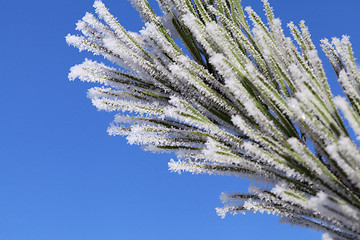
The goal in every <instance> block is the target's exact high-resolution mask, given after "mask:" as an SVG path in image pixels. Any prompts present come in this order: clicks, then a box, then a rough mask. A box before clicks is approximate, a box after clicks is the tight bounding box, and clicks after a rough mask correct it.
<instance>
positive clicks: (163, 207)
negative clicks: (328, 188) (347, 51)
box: [0, 0, 360, 240]
mask: <svg viewBox="0 0 360 240" xmlns="http://www.w3.org/2000/svg"><path fill="white" fill-rule="evenodd" d="M151 2H152V3H153V2H154V1H151ZM104 3H105V4H106V5H107V6H108V7H109V8H110V10H111V12H112V13H113V14H114V15H115V16H117V17H118V19H119V21H120V22H121V23H122V24H123V25H124V26H125V27H126V28H127V29H129V30H131V31H138V30H139V29H140V28H141V26H142V24H143V23H142V22H141V20H140V19H139V16H138V14H137V13H136V11H135V10H134V9H132V7H131V5H130V3H129V1H126V0H116V1H115V0H104ZM271 3H272V5H273V7H274V9H275V14H276V15H277V16H279V17H280V18H281V19H282V21H283V23H287V22H289V21H291V20H293V21H294V22H295V23H298V22H299V21H300V20H302V19H304V20H306V23H307V24H308V26H309V28H310V30H311V32H312V36H313V40H314V42H315V44H316V45H317V46H318V47H319V41H320V39H321V38H323V37H328V38H331V37H334V36H336V37H341V35H342V34H348V35H350V36H351V41H352V43H353V47H354V49H355V52H358V54H357V56H358V55H359V54H360V53H359V51H358V49H359V48H360V32H359V31H358V24H359V22H360V21H359V20H360V16H359V14H358V9H359V7H360V2H359V1H354V0H344V1H341V2H339V1H334V0H316V1H314V0H301V1H300V0H296V1H288V0H273V1H271ZM243 5H245V6H246V5H251V6H253V7H254V8H255V9H256V10H258V12H260V11H261V5H260V0H243ZM1 9H2V11H1V12H2V13H1V14H0V29H1V30H2V33H1V35H0V36H1V38H0V43H1V44H0V46H1V47H0V49H1V57H0V66H1V67H0V73H1V81H0V88H1V90H2V91H1V94H0V107H1V112H2V114H1V118H0V136H1V137H0V239H4V240H48V239H51V240H63V239H67V240H83V239H84V240H85V239H86V240H100V239H101V240H115V239H116V240H120V239H121V240H122V239H124V240H138V239H150V240H152V239H157V240H158V239H160V240H162V239H174V240H176V239H186V240H193V239H197V240H201V239H207V240H212V239H254V240H257V239H309V240H310V239H320V235H321V234H320V233H317V232H315V231H312V230H308V229H301V228H299V227H291V226H288V225H281V224H279V223H278V218H277V217H273V216H268V215H261V214H256V215H252V214H247V215H245V216H243V215H237V216H231V215H230V216H227V217H226V218H225V219H220V217H218V216H217V215H216V213H215V207H218V206H221V202H220V200H219V195H220V194H221V192H224V191H227V192H233V191H235V192H246V191H247V187H248V185H249V184H250V183H249V182H248V181H246V180H242V179H238V178H231V177H220V176H205V175H191V174H186V173H184V174H182V175H178V174H175V173H170V172H169V171H168V167H167V162H168V160H169V159H170V158H171V157H173V156H171V155H158V154H151V153H147V152H143V151H142V150H141V149H140V147H138V146H130V145H127V144H126V140H125V139H123V138H121V137H112V136H108V135H107V133H106V129H107V126H108V124H109V123H110V122H111V121H112V119H113V114H111V113H105V112H98V111H96V109H95V108H94V107H93V106H91V103H90V101H89V100H88V99H87V98H86V90H87V89H88V88H90V87H91V86H92V85H90V84H84V83H81V82H80V81H75V82H70V81H68V79H67V74H68V71H69V68H70V67H71V66H73V65H75V64H78V63H81V62H82V61H83V59H84V58H85V57H88V58H90V57H91V55H90V54H87V53H80V54H79V53H78V51H77V50H76V49H74V48H73V47H69V46H67V44H66V43H65V36H66V35H67V34H68V33H76V32H75V30H74V28H75V23H76V21H77V20H78V19H80V18H81V17H82V16H83V15H84V14H85V12H86V11H92V1H91V0H76V1H73V0H72V1H70V0H61V1H59V0H54V1H45V0H43V1H41V0H32V1H26V0H17V1H10V0H2V1H1ZM321 56H322V58H323V59H324V55H323V54H322V55H321ZM324 65H325V67H326V70H327V73H328V77H329V79H330V81H331V82H332V86H333V87H332V88H333V89H336V88H337V87H338V85H337V83H336V81H335V78H334V74H333V73H332V72H331V68H330V66H329V64H328V62H327V61H326V60H324Z"/></svg>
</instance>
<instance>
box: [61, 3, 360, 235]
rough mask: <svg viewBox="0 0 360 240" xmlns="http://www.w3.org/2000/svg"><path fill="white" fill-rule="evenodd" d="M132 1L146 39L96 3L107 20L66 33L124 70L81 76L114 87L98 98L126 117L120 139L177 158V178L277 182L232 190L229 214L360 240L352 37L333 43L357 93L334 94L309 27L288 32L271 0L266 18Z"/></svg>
mask: <svg viewBox="0 0 360 240" xmlns="http://www.w3.org/2000/svg"><path fill="white" fill-rule="evenodd" d="M132 2H133V4H134V6H135V7H136V8H137V9H138V11H139V12H140V13H141V16H142V17H143V18H144V20H145V22H146V23H145V26H144V28H143V29H142V30H141V31H140V32H139V33H134V32H129V31H127V30H125V28H124V27H122V26H121V24H120V23H119V22H118V21H117V20H116V18H115V17H114V16H113V15H112V14H111V13H110V12H109V11H108V9H107V8H106V7H105V6H104V4H103V3H102V2H101V1H95V3H94V8H95V13H96V14H97V16H94V15H93V14H90V13H86V15H85V17H84V18H83V19H82V20H80V21H79V22H78V23H77V25H76V29H77V30H79V31H80V32H81V33H82V36H74V35H68V36H67V37H66V41H67V42H68V44H70V45H73V46H75V47H77V48H78V49H79V50H80V51H82V50H87V51H90V52H93V53H94V54H96V55H102V56H104V58H105V59H107V60H108V61H110V62H111V63H112V65H113V66H117V67H109V66H106V65H105V64H103V63H99V62H95V61H92V60H85V62H84V63H82V64H79V65H76V66H74V67H72V68H71V71H70V74H69V79H70V80H74V79H76V78H79V79H80V80H82V81H88V82H94V83H99V84H102V85H104V86H105V87H94V88H91V89H90V90H89V92H88V97H89V98H90V99H91V100H92V103H93V105H94V106H96V107H97V108H98V109H99V110H105V111H115V112H117V114H116V116H115V120H114V122H113V123H112V124H111V125H110V127H109V129H108V132H109V134H111V135H122V136H126V137H127V140H128V142H129V143H130V144H139V145H143V146H144V149H146V150H149V151H154V152H174V153H175V154H176V155H177V157H178V160H177V161H174V160H171V161H170V163H169V168H170V170H171V171H174V172H182V171H188V172H192V173H206V174H218V175H229V176H239V177H245V178H248V179H251V180H253V181H255V182H256V183H265V185H266V186H268V187H258V186H252V187H250V188H249V193H248V194H241V193H232V194H223V195H222V197H221V198H222V200H223V201H224V202H225V206H224V207H222V208H218V209H217V212H218V213H219V215H220V216H222V217H225V215H226V214H227V213H233V214H236V213H245V212H247V211H252V212H267V213H269V214H275V215H278V216H280V217H281V222H286V223H290V224H295V225H299V226H305V227H310V228H313V229H315V230H319V231H322V232H324V237H323V239H360V149H359V144H358V143H359V142H357V140H359V139H360V120H359V119H360V73H359V71H358V68H357V65H356V62H355V57H354V53H353V51H352V48H351V44H350V42H349V37H347V36H344V37H343V38H342V39H337V38H334V39H332V41H331V42H330V41H329V40H327V39H324V40H322V44H321V47H322V49H323V51H324V52H325V54H326V56H327V57H328V59H329V61H330V63H331V65H332V67H333V69H334V71H335V73H336V75H337V76H338V81H339V83H340V84H341V86H342V88H343V92H344V96H345V97H346V98H345V97H341V96H337V97H333V95H332V93H331V91H330V87H329V84H328V81H327V77H326V75H325V72H324V69H323V66H322V62H321V60H320V58H319V56H318V52H317V50H316V48H315V44H314V43H313V42H312V40H311V35H310V33H309V30H308V28H307V26H306V25H305V23H304V21H301V22H300V25H299V26H296V25H295V24H294V23H289V24H288V27H289V29H290V32H291V34H292V37H291V38H290V37H287V36H285V34H284V32H283V29H282V23H281V21H280V20H279V19H278V18H276V17H275V15H274V13H273V10H272V8H271V6H270V5H269V3H268V2H267V0H263V3H264V10H265V14H266V16H267V22H266V23H264V22H263V21H262V20H261V18H260V17H259V16H258V15H257V13H255V12H254V10H252V9H251V8H250V7H247V8H245V11H244V10H243V8H242V6H241V5H240V2H239V1H238V0H212V1H209V0H201V1H200V0H158V3H159V5H160V6H161V7H162V9H163V16H157V15H156V14H155V13H154V11H153V10H152V9H151V7H150V5H149V4H148V2H147V1H146V0H133V1H132ZM246 17H248V19H249V21H248V20H247V19H246ZM174 38H180V39H181V41H182V44H183V45H182V46H178V45H177V44H176V42H175V41H174ZM181 47H186V48H187V50H188V51H187V52H189V55H186V54H185V53H184V52H183V51H182V49H181ZM339 110H340V112H339ZM346 126H349V127H346ZM348 130H350V132H349V131H348ZM354 136H355V137H354Z"/></svg>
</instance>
